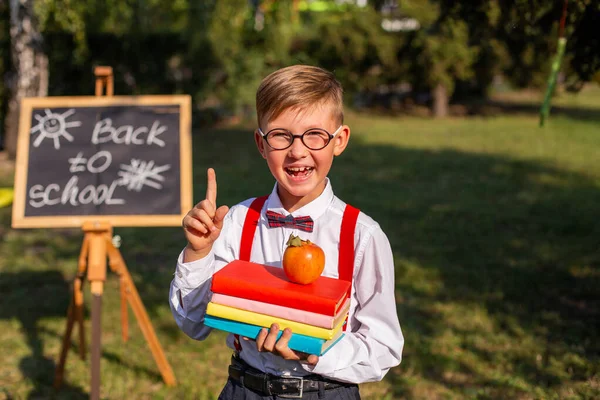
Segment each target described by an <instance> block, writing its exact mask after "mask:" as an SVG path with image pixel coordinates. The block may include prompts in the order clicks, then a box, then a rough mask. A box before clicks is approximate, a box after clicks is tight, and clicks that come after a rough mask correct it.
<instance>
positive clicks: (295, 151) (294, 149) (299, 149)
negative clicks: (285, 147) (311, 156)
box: [289, 139, 308, 158]
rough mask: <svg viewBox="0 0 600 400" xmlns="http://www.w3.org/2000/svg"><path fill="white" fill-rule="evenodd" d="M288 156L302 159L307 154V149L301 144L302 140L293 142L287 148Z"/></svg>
mask: <svg viewBox="0 0 600 400" xmlns="http://www.w3.org/2000/svg"><path fill="white" fill-rule="evenodd" d="M289 154H290V156H292V157H294V158H304V157H306V156H307V154H308V148H307V147H306V146H305V145H304V143H302V140H300V139H298V140H294V142H293V143H292V145H291V146H290V148H289Z"/></svg>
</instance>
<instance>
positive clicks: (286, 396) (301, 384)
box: [277, 376, 304, 399]
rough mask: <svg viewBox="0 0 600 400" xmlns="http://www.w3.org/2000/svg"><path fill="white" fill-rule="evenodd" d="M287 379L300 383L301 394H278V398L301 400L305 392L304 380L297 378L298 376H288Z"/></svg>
mask: <svg viewBox="0 0 600 400" xmlns="http://www.w3.org/2000/svg"><path fill="white" fill-rule="evenodd" d="M282 378H283V377H282ZM285 379H297V380H298V381H300V382H299V392H298V394H278V395H277V397H282V398H284V399H301V398H302V394H303V391H304V378H302V377H301V376H300V377H296V376H286V377H285Z"/></svg>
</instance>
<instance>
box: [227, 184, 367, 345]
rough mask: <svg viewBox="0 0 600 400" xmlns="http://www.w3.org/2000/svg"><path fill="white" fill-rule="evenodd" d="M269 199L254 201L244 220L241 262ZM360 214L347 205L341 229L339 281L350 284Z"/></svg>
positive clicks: (247, 253) (247, 256) (235, 342)
mask: <svg viewBox="0 0 600 400" xmlns="http://www.w3.org/2000/svg"><path fill="white" fill-rule="evenodd" d="M267 197H268V196H262V197H257V198H256V199H254V201H252V203H251V204H250V208H248V212H247V213H246V219H245V220H244V226H243V228H242V239H241V241H240V260H242V261H250V255H251V253H252V242H253V241H254V234H255V232H256V227H257V226H258V220H259V219H260V211H261V210H262V207H263V205H264V204H265V201H266V200H267ZM359 213H360V210H359V209H358V208H354V207H352V206H351V205H349V204H347V205H346V208H345V209H344V215H343V217H342V226H341V228H340V255H339V260H338V276H339V279H343V280H345V281H349V282H352V276H353V274H354V230H355V227H356V221H357V219H358V214H359ZM348 297H350V293H348ZM346 326H347V324H345V325H344V330H346ZM234 336H235V341H234V344H235V347H236V349H237V350H238V351H240V349H241V346H240V344H239V337H238V336H237V335H234Z"/></svg>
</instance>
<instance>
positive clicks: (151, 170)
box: [119, 159, 171, 192]
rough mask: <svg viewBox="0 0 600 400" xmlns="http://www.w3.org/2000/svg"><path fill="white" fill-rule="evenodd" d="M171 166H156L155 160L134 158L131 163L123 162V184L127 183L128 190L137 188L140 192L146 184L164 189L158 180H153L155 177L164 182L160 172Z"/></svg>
mask: <svg viewBox="0 0 600 400" xmlns="http://www.w3.org/2000/svg"><path fill="white" fill-rule="evenodd" d="M170 168H171V166H170V165H169V164H166V165H162V166H160V167H159V166H156V167H155V166H154V161H150V162H147V161H141V160H136V159H132V160H131V164H130V165H124V164H121V171H119V176H121V184H123V185H127V189H128V190H135V191H137V192H139V191H140V190H142V188H143V187H144V186H150V187H153V188H155V189H162V185H161V184H160V183H158V182H153V181H152V180H151V179H154V180H156V181H159V182H163V181H164V180H165V178H163V177H162V176H161V175H160V173H161V172H164V171H167V170H168V169H170Z"/></svg>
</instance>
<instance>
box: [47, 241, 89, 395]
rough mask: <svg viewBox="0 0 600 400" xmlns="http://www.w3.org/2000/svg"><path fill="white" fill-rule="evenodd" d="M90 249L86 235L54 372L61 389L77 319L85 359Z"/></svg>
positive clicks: (80, 347)
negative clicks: (85, 279)
mask: <svg viewBox="0 0 600 400" xmlns="http://www.w3.org/2000/svg"><path fill="white" fill-rule="evenodd" d="M88 250H89V241H88V238H87V237H85V238H84V239H83V243H82V245H81V252H80V253H79V264H78V267H77V277H76V278H75V279H74V280H73V285H72V287H71V301H70V302H69V308H68V310H67V328H66V330H65V334H64V336H63V342H62V347H61V351H60V357H59V361H58V364H57V365H56V371H55V373H54V388H55V389H59V388H60V387H61V386H62V383H63V379H64V372H65V364H66V362H67V356H68V354H69V347H70V345H71V335H72V333H73V325H74V323H75V321H77V326H78V327H79V356H80V357H81V359H82V360H85V331H84V323H83V291H82V286H83V276H84V275H85V270H86V267H87V255H88Z"/></svg>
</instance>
